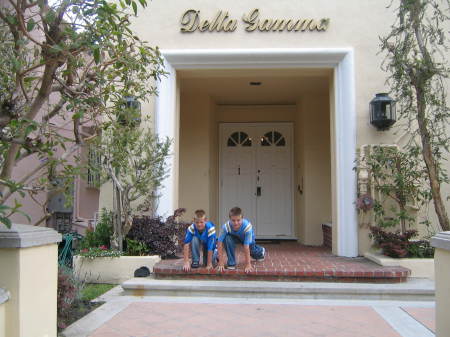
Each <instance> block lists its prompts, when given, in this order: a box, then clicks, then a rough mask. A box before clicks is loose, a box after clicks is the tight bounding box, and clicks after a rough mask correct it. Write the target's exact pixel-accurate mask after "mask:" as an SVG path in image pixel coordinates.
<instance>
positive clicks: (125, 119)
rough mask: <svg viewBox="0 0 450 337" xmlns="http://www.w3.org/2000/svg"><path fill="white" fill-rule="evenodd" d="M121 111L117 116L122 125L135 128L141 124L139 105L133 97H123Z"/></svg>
mask: <svg viewBox="0 0 450 337" xmlns="http://www.w3.org/2000/svg"><path fill="white" fill-rule="evenodd" d="M122 107H123V110H122V111H121V112H120V114H119V116H118V120H119V122H120V123H121V124H122V125H130V126H137V125H139V124H140V123H141V103H140V102H139V101H138V100H137V99H136V97H133V96H125V97H124V103H123V105H122Z"/></svg>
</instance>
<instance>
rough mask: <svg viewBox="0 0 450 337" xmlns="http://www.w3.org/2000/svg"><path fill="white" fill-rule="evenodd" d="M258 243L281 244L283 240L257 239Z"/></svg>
mask: <svg viewBox="0 0 450 337" xmlns="http://www.w3.org/2000/svg"><path fill="white" fill-rule="evenodd" d="M256 243H258V244H264V245H279V244H280V243H281V240H268V239H257V240H256Z"/></svg>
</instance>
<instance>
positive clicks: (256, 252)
mask: <svg viewBox="0 0 450 337" xmlns="http://www.w3.org/2000/svg"><path fill="white" fill-rule="evenodd" d="M229 217H230V220H229V221H227V222H226V223H225V224H224V225H223V226H222V228H221V230H220V235H219V239H218V241H219V243H218V247H217V248H218V249H217V250H218V253H219V263H218V266H217V269H218V270H219V271H220V272H221V271H223V270H224V268H225V266H224V264H225V263H224V257H223V246H225V251H226V252H227V257H228V262H227V269H230V270H234V269H236V258H235V254H234V250H235V246H236V244H242V245H243V246H244V256H245V267H244V271H245V272H246V273H248V272H250V271H252V270H253V267H252V265H251V263H250V256H251V257H252V258H254V259H255V260H256V261H263V260H264V257H265V255H266V250H265V248H264V247H261V246H258V245H257V244H256V242H255V232H254V231H253V227H252V224H251V223H250V221H248V220H247V219H244V217H243V214H242V210H241V209H240V208H239V207H233V208H232V209H231V210H230V213H229Z"/></svg>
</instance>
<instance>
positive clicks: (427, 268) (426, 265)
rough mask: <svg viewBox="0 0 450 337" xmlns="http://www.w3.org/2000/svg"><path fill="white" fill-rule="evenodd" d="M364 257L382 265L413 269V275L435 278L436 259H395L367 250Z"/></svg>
mask: <svg viewBox="0 0 450 337" xmlns="http://www.w3.org/2000/svg"><path fill="white" fill-rule="evenodd" d="M364 257H365V258H367V259H369V260H371V261H373V262H375V263H377V264H379V265H380V266H385V267H393V266H401V267H404V268H408V269H409V270H411V277H422V278H429V279H431V280H434V259H416V258H411V259H409V258H402V259H394V258H392V257H389V256H385V255H382V254H379V253H371V252H367V253H365V254H364Z"/></svg>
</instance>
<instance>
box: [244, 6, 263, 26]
mask: <svg viewBox="0 0 450 337" xmlns="http://www.w3.org/2000/svg"><path fill="white" fill-rule="evenodd" d="M258 16H259V9H258V8H255V9H254V10H252V11H251V12H250V13H249V14H248V15H247V16H246V15H244V16H243V17H242V21H244V22H245V23H246V24H248V25H247V27H245V30H246V31H247V32H253V31H254V30H255V29H256V28H258Z"/></svg>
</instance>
